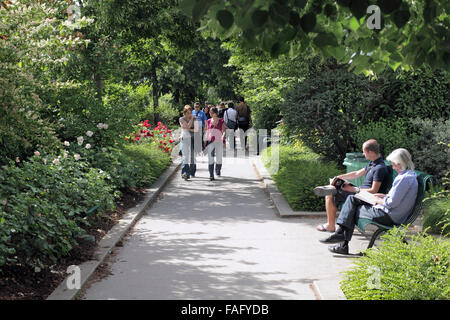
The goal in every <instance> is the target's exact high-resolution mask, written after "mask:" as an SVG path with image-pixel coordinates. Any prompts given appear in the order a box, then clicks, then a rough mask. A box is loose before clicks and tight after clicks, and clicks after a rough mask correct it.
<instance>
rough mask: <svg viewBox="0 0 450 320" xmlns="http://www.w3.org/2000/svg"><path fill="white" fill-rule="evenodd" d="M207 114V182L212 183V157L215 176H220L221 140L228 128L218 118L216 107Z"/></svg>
mask: <svg viewBox="0 0 450 320" xmlns="http://www.w3.org/2000/svg"><path fill="white" fill-rule="evenodd" d="M209 113H210V115H211V119H208V121H206V134H205V136H206V137H205V147H206V151H207V152H208V169H209V180H211V181H213V180H215V179H214V155H215V157H216V168H215V172H216V175H217V176H220V170H221V169H222V157H223V140H224V138H225V132H226V130H227V129H228V127H227V126H226V124H225V122H224V121H223V119H221V118H219V111H218V110H217V108H216V107H213V108H211V109H210V111H209Z"/></svg>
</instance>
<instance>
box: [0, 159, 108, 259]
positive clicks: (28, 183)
mask: <svg viewBox="0 0 450 320" xmlns="http://www.w3.org/2000/svg"><path fill="white" fill-rule="evenodd" d="M107 178H108V175H107V173H105V172H101V170H99V169H94V168H92V167H90V166H89V164H88V163H86V162H84V161H81V160H79V161H76V160H75V159H74V158H73V156H67V157H66V158H65V157H64V156H60V157H58V158H56V157H54V156H43V155H39V156H34V157H32V158H31V159H30V160H29V161H26V162H23V163H22V164H21V166H17V165H15V164H14V163H11V164H10V165H9V166H2V167H1V168H0V180H1V181H2V183H1V184H0V199H1V203H0V267H1V266H2V265H4V264H5V263H18V264H22V265H27V266H32V267H39V268H42V267H44V266H45V265H47V263H55V262H56V261H57V260H58V259H59V258H60V257H62V256H64V255H66V254H67V253H68V252H69V251H70V250H71V249H72V247H73V246H74V245H75V244H76V240H75V237H76V235H77V234H80V233H82V228H83V227H85V226H87V225H89V219H90V217H87V215H86V214H87V212H88V211H89V209H91V208H93V207H94V206H98V207H99V210H98V211H97V214H98V213H100V212H103V211H105V210H107V209H112V208H113V207H114V197H113V188H112V187H111V186H110V185H109V184H108V182H107Z"/></svg>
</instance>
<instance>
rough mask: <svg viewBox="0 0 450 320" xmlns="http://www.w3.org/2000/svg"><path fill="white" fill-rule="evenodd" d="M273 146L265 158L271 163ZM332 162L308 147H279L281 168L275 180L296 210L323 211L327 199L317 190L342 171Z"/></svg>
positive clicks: (267, 150) (263, 157)
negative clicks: (315, 191) (315, 193)
mask: <svg viewBox="0 0 450 320" xmlns="http://www.w3.org/2000/svg"><path fill="white" fill-rule="evenodd" d="M271 150H272V147H268V148H267V149H264V151H263V153H262V159H263V161H264V164H265V165H266V167H268V166H270V160H271V158H270V157H269V156H268V154H269V153H270V152H271ZM340 173H341V172H340V170H338V169H337V167H336V165H335V164H334V163H331V162H329V163H328V162H323V161H322V159H321V158H320V156H318V155H317V154H315V153H313V152H312V151H311V150H310V149H309V148H307V147H304V146H295V147H293V146H283V145H280V146H279V169H278V172H276V173H275V174H273V175H272V179H273V180H274V182H275V184H276V185H277V187H278V189H279V190H280V192H281V193H282V194H283V196H284V197H285V198H286V200H287V202H288V203H289V205H290V206H291V208H292V209H293V210H297V211H323V210H325V203H324V201H323V198H320V197H317V196H315V195H314V193H313V189H314V188H315V187H316V186H318V185H324V184H327V183H328V179H329V178H330V177H334V176H336V175H338V174H340Z"/></svg>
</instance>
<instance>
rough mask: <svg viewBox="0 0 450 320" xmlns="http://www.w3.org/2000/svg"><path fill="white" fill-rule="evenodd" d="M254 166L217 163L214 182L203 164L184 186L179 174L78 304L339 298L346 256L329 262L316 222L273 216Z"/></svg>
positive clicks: (201, 161) (202, 161)
mask: <svg viewBox="0 0 450 320" xmlns="http://www.w3.org/2000/svg"><path fill="white" fill-rule="evenodd" d="M256 159H257V160H259V159H258V158H257V157H251V158H224V165H223V169H222V177H218V178H217V180H216V181H209V179H208V171H207V159H206V157H198V165H197V168H198V169H197V177H195V178H192V179H191V180H190V181H184V180H183V179H181V177H180V176H179V171H177V174H176V175H174V178H173V179H172V180H171V181H170V182H169V183H168V184H167V186H166V188H165V190H164V194H163V197H161V199H160V200H158V201H156V202H155V203H154V204H153V205H152V207H151V208H150V209H147V210H145V214H143V216H142V217H141V219H140V220H139V221H138V222H137V223H136V224H135V226H134V227H133V229H132V230H131V232H130V235H129V237H127V238H128V239H127V240H126V241H123V247H120V248H116V250H117V254H116V255H115V257H114V258H113V259H112V260H113V261H111V270H110V271H111V275H109V276H107V277H106V278H103V279H101V280H100V281H98V282H96V283H93V284H92V285H91V287H89V288H86V290H85V294H84V296H83V299H155V300H166V299H174V300H178V299H200V300H216V299H217V300H220V299H232V300H244V299H248V300H258V299H268V300H271V299H273V300H277V299H291V300H295V299H317V298H330V299H339V298H342V294H341V292H340V290H339V288H338V281H339V280H340V278H341V277H340V274H339V272H340V271H342V270H344V269H347V268H348V267H349V266H350V264H351V263H352V261H353V259H352V258H336V257H333V255H331V254H330V253H329V252H328V250H327V247H326V246H324V245H323V244H320V243H319V242H318V239H319V238H321V237H323V236H324V234H322V233H319V232H317V231H316V230H315V226H316V225H317V223H318V219H317V217H310V216H307V217H289V218H280V217H278V216H277V215H276V214H275V212H274V207H273V206H272V204H271V202H270V201H269V200H268V198H267V196H266V194H265V191H264V189H263V188H262V187H261V179H258V177H257V174H256V172H255V170H254V163H253V161H254V160H256ZM321 219H323V217H321ZM355 242H357V241H355ZM357 249H358V248H357V247H356V246H355V245H354V250H357Z"/></svg>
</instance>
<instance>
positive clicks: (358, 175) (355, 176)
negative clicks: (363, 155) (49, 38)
mask: <svg viewBox="0 0 450 320" xmlns="http://www.w3.org/2000/svg"><path fill="white" fill-rule="evenodd" d="M365 174H366V169H365V168H362V169H360V170H358V171H352V172H349V173H344V174H341V175H339V176H337V177H338V178H341V179H343V180H353V179H358V178H361V177H362V176H363V175H365Z"/></svg>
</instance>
